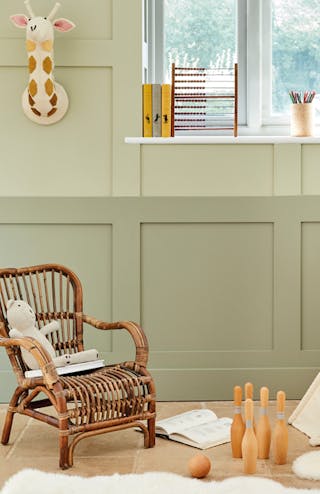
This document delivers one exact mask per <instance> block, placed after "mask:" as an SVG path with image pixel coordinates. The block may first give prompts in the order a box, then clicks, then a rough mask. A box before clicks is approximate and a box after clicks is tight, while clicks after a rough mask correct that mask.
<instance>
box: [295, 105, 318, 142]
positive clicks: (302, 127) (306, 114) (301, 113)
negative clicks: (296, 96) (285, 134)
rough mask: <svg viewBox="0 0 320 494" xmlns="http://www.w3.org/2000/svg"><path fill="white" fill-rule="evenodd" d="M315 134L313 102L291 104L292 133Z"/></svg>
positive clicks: (302, 135) (301, 134) (300, 135)
mask: <svg viewBox="0 0 320 494" xmlns="http://www.w3.org/2000/svg"><path fill="white" fill-rule="evenodd" d="M313 134H314V108H313V104H312V103H294V104H292V105H291V135H292V136H294V137H308V136H313Z"/></svg>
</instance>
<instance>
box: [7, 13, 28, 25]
mask: <svg viewBox="0 0 320 494" xmlns="http://www.w3.org/2000/svg"><path fill="white" fill-rule="evenodd" d="M10 19H11V22H12V23H13V24H14V25H15V26H16V27H20V28H25V27H26V26H27V24H28V17H26V16H25V15H23V14H16V15H11V16H10Z"/></svg>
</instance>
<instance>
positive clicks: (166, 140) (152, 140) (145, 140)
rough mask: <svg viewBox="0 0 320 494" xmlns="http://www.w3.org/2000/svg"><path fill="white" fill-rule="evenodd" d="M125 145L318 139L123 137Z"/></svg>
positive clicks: (312, 141)
mask: <svg viewBox="0 0 320 494" xmlns="http://www.w3.org/2000/svg"><path fill="white" fill-rule="evenodd" d="M125 142H126V143H127V144H320V137H290V136H239V137H233V136H179V137H125Z"/></svg>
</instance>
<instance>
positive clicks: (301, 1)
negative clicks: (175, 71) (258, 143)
mask: <svg viewBox="0 0 320 494" xmlns="http://www.w3.org/2000/svg"><path fill="white" fill-rule="evenodd" d="M144 2H145V9H146V15H147V19H148V23H147V24H148V36H147V42H146V46H145V60H146V64H145V65H146V71H145V75H146V77H145V80H146V81H148V82H165V81H167V82H168V81H170V67H171V62H173V61H175V62H176V63H177V64H179V65H180V66H184V65H187V66H198V67H201V66H204V67H210V66H215V67H220V66H221V67H223V66H230V63H231V64H232V63H233V62H234V61H238V66H239V124H240V125H241V126H242V129H241V132H242V134H287V133H288V125H289V114H290V102H291V101H290V98H289V95H288V92H289V91H290V90H297V91H305V90H315V91H316V92H320V41H319V40H320V21H319V19H320V2H319V0H197V1H194V0H144ZM319 105H320V102H319V101H318V99H317V97H316V101H315V106H316V110H317V115H320V113H319V112H318V108H319ZM319 110H320V108H319Z"/></svg>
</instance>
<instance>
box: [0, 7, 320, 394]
mask: <svg viewBox="0 0 320 494" xmlns="http://www.w3.org/2000/svg"><path fill="white" fill-rule="evenodd" d="M142 3H143V2H142V1H141V0H90V2H88V1H87V0H63V2H62V6H61V9H60V11H59V13H58V14H57V16H61V17H66V18H70V19H71V20H73V21H74V22H75V23H76V25H77V27H76V29H75V30H74V31H72V32H71V33H67V34H59V33H58V34H57V35H56V40H55V63H56V69H55V75H56V79H57V81H59V82H61V83H62V84H63V85H64V87H65V88H66V90H67V92H68V94H69V97H70V108H69V111H68V113H67V115H66V117H65V118H64V119H63V120H62V121H61V122H59V123H58V124H56V125H53V126H49V127H45V126H42V127H41V126H37V125H36V124H34V123H32V122H30V121H28V120H27V119H26V118H25V116H24V114H23V112H22V108H21V94H22V92H23V90H24V88H25V86H26V84H27V78H28V74H27V55H26V52H25V45H24V32H23V30H18V29H16V28H14V27H13V26H12V24H11V23H10V21H9V16H10V15H11V14H14V13H23V12H24V8H25V7H24V4H23V0H2V1H1V2H0V88H1V94H2V98H1V101H2V107H1V112H0V167H1V182H0V183H1V187H0V218H1V221H0V240H1V249H0V265H1V266H4V267H5V266H23V265H31V264H38V263H41V262H57V263H65V264H66V265H68V266H70V267H71V268H73V269H74V270H75V271H76V272H77V273H78V274H79V276H80V278H81V279H82V282H83V285H84V293H85V310H86V311H87V312H88V313H89V314H92V315H95V316H97V317H99V318H103V319H108V320H110V319H125V318H128V319H135V320H137V321H141V323H142V325H143V326H144V327H145V329H146V332H147V335H148V338H149V341H150V350H151V352H150V368H151V369H152V372H153V374H154V375H155V377H156V381H157V388H158V397H159V399H170V400H180V399H183V400H192V399H231V394H232V387H233V385H234V384H235V383H237V382H239V383H243V382H244V381H245V380H247V379H250V380H252V381H253V382H254V383H255V384H256V386H258V385H260V384H266V385H269V386H270V388H271V389H272V392H273V393H274V391H275V390H276V389H279V387H284V389H286V391H287V393H288V395H289V396H290V397H291V398H299V397H300V396H302V394H303V393H304V391H305V389H306V388H307V386H308V385H309V384H310V382H311V380H312V378H313V377H314V375H315V374H316V372H317V371H318V367H319V362H320V354H319V352H320V348H319V346H320V338H319V331H318V327H319V319H320V312H319V304H318V299H317V294H318V293H319V284H320V282H319V280H320V261H319V255H318V252H319V248H318V246H319V243H320V227H319V225H320V207H319V206H320V199H319V197H317V196H318V195H319V194H320V175H319V158H318V157H319V145H313V144H307V145H299V144H274V145H273V144H252V145H250V144H238V145H161V146H159V145H150V146H148V145H127V144H125V142H124V138H125V137H126V136H139V135H140V134H141V82H142V65H143V64H142V24H143V23H142V19H143V9H142ZM31 4H32V7H33V9H34V11H35V12H36V13H38V14H42V15H47V14H48V12H49V11H50V10H51V8H52V6H53V4H54V2H53V0H31ZM307 195H313V196H314V197H304V196H307ZM112 196H114V197H112ZM129 196H135V197H129ZM218 196H224V197H218ZM275 196H293V197H275ZM86 343H87V345H88V346H93V345H96V346H97V347H98V348H99V350H100V352H101V353H102V355H103V356H104V357H105V359H106V360H107V361H111V360H116V359H118V358H127V356H128V355H127V354H128V352H132V351H133V349H132V345H131V343H130V341H129V339H128V337H127V336H126V335H117V336H113V337H111V336H108V337H107V336H106V335H100V334H99V333H98V332H97V333H95V332H94V331H93V330H90V331H88V333H86ZM0 377H1V385H0V400H2V401H5V400H7V399H8V396H9V391H10V390H11V388H12V386H13V379H12V375H11V373H10V370H9V366H8V361H7V357H6V355H5V353H4V352H1V354H0Z"/></svg>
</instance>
